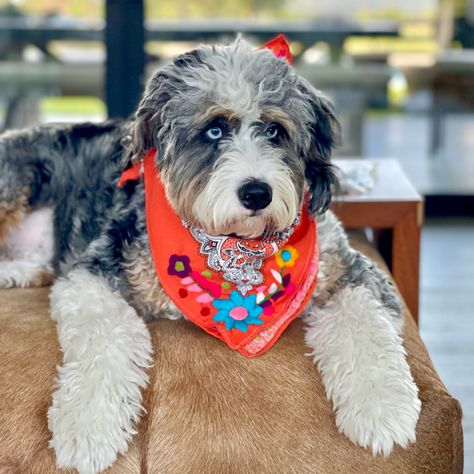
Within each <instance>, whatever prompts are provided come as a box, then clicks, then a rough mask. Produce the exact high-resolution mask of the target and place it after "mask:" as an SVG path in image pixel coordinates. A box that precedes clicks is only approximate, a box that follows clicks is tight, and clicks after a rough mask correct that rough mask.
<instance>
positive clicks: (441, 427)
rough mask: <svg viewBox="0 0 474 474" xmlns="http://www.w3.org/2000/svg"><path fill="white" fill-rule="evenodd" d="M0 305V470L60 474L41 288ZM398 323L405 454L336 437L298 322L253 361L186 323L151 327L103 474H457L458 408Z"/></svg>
mask: <svg viewBox="0 0 474 474" xmlns="http://www.w3.org/2000/svg"><path fill="white" fill-rule="evenodd" d="M364 251H365V252H366V253H370V249H367V248H365V249H364ZM372 256H373V255H372ZM375 258H376V257H375ZM0 297H1V301H2V305H1V307H0V328H1V329H0V355H1V361H0V362H1V363H0V426H1V430H0V473H1V474H3V473H8V474H10V473H12V474H13V473H22V474H24V473H28V474H48V473H54V472H60V471H56V468H55V460H54V453H53V451H52V450H51V449H48V439H49V436H50V435H49V432H48V428H47V421H46V412H47V408H48V405H49V403H50V397H51V391H52V386H53V383H54V376H55V366H56V365H57V364H59V362H60V360H61V354H60V352H59V349H58V343H57V338H56V330H55V327H54V324H53V322H52V321H51V320H50V318H49V315H48V308H49V301H48V288H42V289H26V290H19V289H13V290H2V291H0ZM405 316H406V328H405V341H406V342H405V345H406V348H407V351H408V361H409V363H410V365H411V367H412V370H413V375H414V377H415V380H416V383H417V384H418V386H419V387H420V392H421V393H420V396H421V400H422V402H423V408H422V413H421V417H420V421H419V424H418V428H417V436H418V440H417V442H416V443H415V444H414V445H412V446H411V447H410V448H409V449H407V450H403V449H400V448H398V447H397V448H396V449H395V450H394V452H393V454H392V455H391V456H390V457H389V458H388V459H384V458H383V457H377V458H374V457H373V456H372V454H371V453H370V452H369V451H366V450H364V449H362V448H359V447H357V446H355V445H354V444H352V443H351V442H350V441H349V440H348V439H347V438H346V437H345V436H344V435H341V434H339V433H338V432H337V430H336V426H335V422H334V414H333V412H332V409H331V406H330V403H329V402H328V401H327V399H326V397H325V395H324V388H323V385H322V382H321V378H320V376H319V374H318V372H317V370H316V369H315V367H314V365H313V363H312V362H311V359H310V358H309V357H306V356H305V353H306V352H307V348H306V347H305V345H304V342H303V331H302V327H301V322H300V321H296V322H294V323H293V324H292V325H291V326H290V327H289V328H288V330H287V331H286V332H285V333H284V334H283V336H282V337H281V339H280V340H279V341H278V342H277V343H276V344H275V346H274V348H272V349H271V350H270V351H269V352H268V353H266V354H264V355H262V356H260V357H257V358H255V359H246V358H244V357H242V356H241V355H240V354H238V353H237V352H234V351H231V350H230V349H229V348H228V347H227V346H225V345H224V344H223V343H221V342H220V341H218V340H216V339H214V338H212V337H209V336H208V335H207V334H205V333H204V332H203V331H202V330H200V329H199V328H197V327H195V326H194V325H192V324H191V323H189V322H186V321H158V322H155V323H153V325H152V330H151V332H152V335H153V343H154V347H155V357H156V363H155V365H154V367H153V368H152V369H151V370H150V382H151V383H150V387H149V389H148V390H147V392H146V393H145V408H146V410H147V414H146V416H145V417H144V418H143V420H142V423H141V426H140V429H139V434H138V435H137V436H136V437H135V439H134V442H133V443H132V444H131V445H130V448H129V450H128V452H127V454H126V455H125V456H122V457H120V458H119V459H118V461H117V462H116V463H115V464H114V466H113V467H112V468H111V469H109V470H108V471H107V472H110V473H120V474H127V473H137V474H138V473H158V472H160V473H161V472H163V473H180V474H182V473H226V474H227V473H229V474H230V473H339V472H341V473H342V472H350V473H358V472H360V473H368V472H370V473H414V474H415V473H416V474H420V473H430V474H432V473H461V472H462V431H461V410H460V406H459V403H458V402H457V401H456V400H454V399H453V398H452V397H451V396H450V395H449V393H448V392H447V391H446V389H445V387H444V386H443V384H442V383H441V381H440V380H439V378H438V376H437V374H436V372H435V370H434V369H433V366H432V364H431V361H430V359H429V356H428V354H427V352H426V348H425V346H424V345H423V343H422V342H421V340H420V338H419V336H418V331H417V329H416V327H415V324H414V323H413V320H412V318H411V317H410V316H409V315H408V314H406V315H405Z"/></svg>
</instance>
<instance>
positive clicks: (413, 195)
mask: <svg viewBox="0 0 474 474" xmlns="http://www.w3.org/2000/svg"><path fill="white" fill-rule="evenodd" d="M339 161H342V160H334V162H335V164H336V165H337V163H338V162H339ZM364 161H366V160H364ZM371 161H372V162H374V163H375V165H376V167H375V175H376V184H375V186H374V188H373V189H372V190H371V191H370V192H369V193H367V194H362V195H357V196H356V195H354V196H352V195H350V196H339V197H336V198H335V199H334V201H333V204H332V207H331V209H332V210H333V211H334V212H335V214H336V215H337V216H338V217H339V219H340V220H341V221H342V223H343V224H344V226H345V227H346V228H347V229H360V228H372V229H374V230H375V232H374V235H375V237H376V239H375V240H376V243H377V245H378V247H379V250H380V251H381V254H382V256H383V257H384V258H385V260H386V261H387V265H388V266H389V268H390V270H391V272H392V275H393V278H394V280H395V283H396V284H397V286H398V289H399V291H400V294H401V295H402V296H403V298H404V300H405V303H406V305H407V306H408V308H409V310H410V312H411V313H412V315H413V317H414V318H415V320H416V321H417V322H418V300H419V266H420V230H421V225H422V221H423V199H422V198H421V196H420V195H419V194H418V193H417V192H416V190H415V188H414V187H413V185H412V184H411V183H410V182H409V181H408V179H407V177H406V176H405V174H404V172H403V171H402V169H401V168H400V165H399V164H398V163H397V161H395V160H388V159H384V160H371ZM351 162H354V160H353V159H351Z"/></svg>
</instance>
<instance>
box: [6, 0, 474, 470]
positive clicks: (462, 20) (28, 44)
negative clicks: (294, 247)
mask: <svg viewBox="0 0 474 474" xmlns="http://www.w3.org/2000/svg"><path fill="white" fill-rule="evenodd" d="M238 32H242V33H243V34H244V36H245V37H246V38H247V39H249V40H250V41H252V42H254V44H256V45H258V44H261V43H263V42H264V41H266V40H268V39H270V38H271V37H273V36H275V35H276V34H278V33H284V34H286V36H287V37H288V39H289V40H290V41H291V49H292V53H293V54H294V57H295V67H296V68H297V69H298V70H299V72H300V73H301V74H302V75H304V76H306V77H307V78H308V79H309V80H310V81H311V82H312V83H313V84H314V85H315V86H316V87H318V88H320V89H322V90H324V91H325V92H326V93H327V94H328V95H330V96H331V97H332V98H333V100H334V101H335V103H336V105H337V109H338V112H339V116H340V118H341V120H342V124H343V144H342V146H341V147H340V148H339V149H338V150H337V153H336V155H338V156H348V157H363V158H395V159H396V160H397V161H398V162H399V163H400V164H401V166H402V168H403V170H404V171H405V173H406V174H407V176H408V177H409V179H410V180H411V182H412V183H413V184H414V186H415V187H416V189H417V191H418V192H419V193H420V194H422V195H423V196H424V198H425V210H426V220H425V226H424V228H423V233H422V247H421V249H422V256H421V308H420V328H421V333H422V336H423V338H424V340H425V342H426V343H427V345H428V347H429V349H430V352H431V355H432V357H433V359H434V362H435V365H436V367H437V369H438V371H439V372H440V375H441V377H442V379H443V380H444V382H445V383H446V384H447V386H448V389H449V390H450V391H451V392H452V393H453V394H454V396H456V397H457V398H458V399H460V400H461V402H462V404H463V408H464V412H465V419H464V430H465V435H466V438H465V455H466V466H465V472H468V473H469V472H470V473H474V373H473V372H474V369H472V367H474V350H473V343H472V339H473V335H474V323H473V321H472V316H473V310H472V308H473V307H474V300H473V294H474V218H473V216H474V0H340V1H338V2H335V1H332V0H240V1H238V2H236V1H234V0H194V1H186V0H145V1H141V0H69V1H67V2H65V1H64V0H15V1H13V0H10V1H5V0H0V129H2V130H7V129H12V128H21V127H25V126H29V125H33V124H36V123H46V122H58V121H67V122H71V121H86V120H90V121H102V120H104V119H105V118H107V117H108V116H110V117H127V116H129V114H131V113H132V112H133V110H134V108H135V106H136V104H137V101H138V99H139V96H140V93H141V90H142V87H143V83H144V81H145V80H146V78H147V77H148V76H149V75H150V74H151V73H152V71H154V70H156V68H158V67H160V65H163V64H165V63H166V62H168V61H170V60H171V58H172V57H174V56H176V55H177V54H179V53H181V52H184V51H187V50H189V49H192V48H194V47H195V46H196V45H197V44H199V43H201V42H211V43H212V42H228V41H231V40H232V39H233V38H234V37H235V34H236V33H238Z"/></svg>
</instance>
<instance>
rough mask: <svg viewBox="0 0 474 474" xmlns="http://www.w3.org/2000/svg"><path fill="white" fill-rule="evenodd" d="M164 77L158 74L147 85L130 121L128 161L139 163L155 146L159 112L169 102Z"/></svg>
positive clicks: (159, 119) (159, 117)
mask: <svg viewBox="0 0 474 474" xmlns="http://www.w3.org/2000/svg"><path fill="white" fill-rule="evenodd" d="M165 80H166V76H165V74H164V73H163V72H161V71H160V72H158V73H157V74H155V75H154V76H153V78H152V79H150V81H149V82H148V83H147V85H146V88H145V92H144V93H143V98H142V100H141V101H140V104H139V106H138V109H137V111H136V112H135V116H134V118H133V121H132V129H131V144H130V157H129V158H130V159H131V161H132V162H136V161H140V160H141V159H142V158H143V157H144V155H145V153H146V152H147V151H148V150H150V148H153V147H154V146H157V143H156V139H157V131H158V128H159V123H160V121H161V110H162V108H163V106H164V104H166V102H167V101H168V100H169V94H167V92H166V90H165V88H164V87H163V83H164V82H165Z"/></svg>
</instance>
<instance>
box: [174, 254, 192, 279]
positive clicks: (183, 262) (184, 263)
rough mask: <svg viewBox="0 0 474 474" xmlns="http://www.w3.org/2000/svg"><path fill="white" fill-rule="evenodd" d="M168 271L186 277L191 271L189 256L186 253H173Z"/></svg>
mask: <svg viewBox="0 0 474 474" xmlns="http://www.w3.org/2000/svg"><path fill="white" fill-rule="evenodd" d="M168 273H169V274H170V275H176V276H178V277H179V278H185V277H187V276H188V275H189V274H190V273H191V265H190V264H189V257H188V256H186V255H171V257H170V261H169V265H168Z"/></svg>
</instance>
